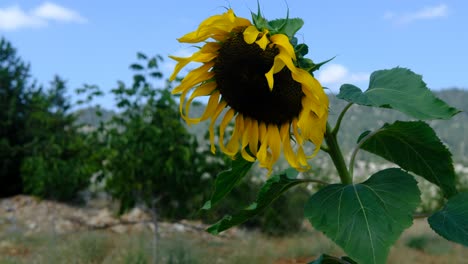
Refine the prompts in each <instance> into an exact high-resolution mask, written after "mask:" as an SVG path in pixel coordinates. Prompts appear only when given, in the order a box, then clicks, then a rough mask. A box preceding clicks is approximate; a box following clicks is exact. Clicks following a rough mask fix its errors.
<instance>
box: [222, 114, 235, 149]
mask: <svg viewBox="0 0 468 264" xmlns="http://www.w3.org/2000/svg"><path fill="white" fill-rule="evenodd" d="M234 114H235V111H234V109H232V108H230V109H229V110H228V111H227V113H226V114H225V115H224V118H223V120H222V121H221V124H220V125H219V148H220V149H221V151H222V152H224V153H227V152H228V151H227V149H226V147H225V146H224V132H225V130H226V127H227V125H228V124H229V122H231V119H232V118H233V117H234Z"/></svg>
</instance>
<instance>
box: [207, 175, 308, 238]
mask: <svg viewBox="0 0 468 264" xmlns="http://www.w3.org/2000/svg"><path fill="white" fill-rule="evenodd" d="M296 177H297V171H295V170H293V169H288V170H286V171H285V172H284V173H281V174H276V175H274V176H271V178H270V179H268V180H267V181H266V183H265V184H264V185H263V186H262V188H261V189H260V192H259V193H258V196H257V200H256V201H255V202H254V203H252V204H250V205H249V206H248V207H246V208H244V209H243V210H241V211H240V212H238V213H237V214H235V215H226V216H224V217H223V218H222V219H221V220H219V221H218V222H217V223H215V224H213V225H212V226H210V227H209V228H208V229H207V231H208V232H210V233H212V234H218V233H220V232H222V231H224V230H226V229H229V228H231V227H233V226H236V225H238V224H241V223H243V222H245V221H247V220H248V219H249V218H251V217H253V216H255V215H257V214H259V213H260V212H262V211H263V210H264V209H265V208H267V207H268V206H269V205H270V204H271V203H272V202H273V201H274V200H276V198H278V197H279V196H280V195H281V194H283V193H284V192H285V191H287V190H288V189H289V188H291V187H294V186H296V185H298V184H300V183H304V182H307V180H301V179H296Z"/></svg>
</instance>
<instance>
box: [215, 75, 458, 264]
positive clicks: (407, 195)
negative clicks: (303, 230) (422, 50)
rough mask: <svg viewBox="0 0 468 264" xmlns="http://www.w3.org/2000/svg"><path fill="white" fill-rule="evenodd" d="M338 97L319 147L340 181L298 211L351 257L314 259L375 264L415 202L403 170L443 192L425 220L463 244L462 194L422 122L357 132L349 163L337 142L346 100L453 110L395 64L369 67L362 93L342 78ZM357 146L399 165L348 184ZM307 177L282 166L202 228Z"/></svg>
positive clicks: (420, 113)
mask: <svg viewBox="0 0 468 264" xmlns="http://www.w3.org/2000/svg"><path fill="white" fill-rule="evenodd" d="M418 95H420V96H421V97H418ZM337 97H338V98H341V99H345V100H347V101H348V102H349V104H348V105H347V106H346V107H344V109H343V111H342V112H341V114H340V115H339V116H338V118H337V119H336V125H335V127H333V128H332V127H331V126H330V125H328V126H327V131H326V132H325V142H326V145H325V146H323V148H322V150H324V151H325V152H326V153H327V154H328V155H329V156H330V158H331V160H332V161H333V164H334V165H335V167H336V169H337V173H338V176H339V180H340V182H341V183H334V182H332V183H331V184H325V185H324V186H322V188H319V189H318V191H317V192H316V193H314V194H312V196H311V197H310V199H309V201H308V202H307V203H306V206H305V217H306V218H307V219H308V220H309V221H310V222H311V223H312V225H313V226H314V228H316V229H317V230H319V231H321V232H323V233H324V234H325V235H326V236H328V237H329V238H330V239H331V240H332V241H334V242H335V243H336V244H338V245H339V246H340V247H341V248H342V249H343V250H344V251H345V252H346V253H347V254H348V255H349V256H350V257H351V258H352V260H351V259H350V258H348V257H343V258H341V259H339V258H335V257H332V256H328V255H322V256H325V257H322V258H320V259H317V260H316V262H315V263H322V262H323V263H328V262H329V263H343V262H346V263H348V262H349V261H357V262H358V263H364V264H366V263H373V264H376V263H384V262H385V261H386V259H387V255H388V252H389V249H390V247H391V246H392V245H393V244H394V243H395V241H396V240H397V239H398V237H399V236H400V234H401V233H402V232H403V230H404V229H406V228H408V227H409V226H411V224H412V219H413V213H414V211H415V210H416V208H417V206H418V205H419V204H420V202H421V200H420V191H419V189H418V186H417V182H416V181H415V179H414V178H413V176H412V175H411V174H409V173H407V172H406V171H411V172H413V173H415V174H417V175H420V176H422V177H423V178H424V179H426V180H428V181H429V182H431V183H433V184H435V185H437V186H438V187H440V188H441V189H442V190H443V191H444V194H445V197H447V198H450V199H449V200H448V202H447V204H446V205H445V206H444V208H443V209H442V210H441V211H439V212H436V213H435V214H434V215H433V216H431V217H430V218H429V222H430V224H431V227H432V228H433V229H434V230H435V231H436V232H438V233H439V234H440V235H441V236H443V237H444V238H446V239H448V240H452V241H455V242H458V243H461V244H464V245H466V241H467V236H466V234H467V232H466V231H467V230H466V227H467V221H466V217H465V214H466V206H467V199H466V197H465V196H466V193H461V194H458V193H459V190H457V189H456V187H457V185H456V183H457V181H458V180H457V179H456V175H455V173H454V167H453V161H452V158H451V156H452V154H451V153H450V151H449V150H448V149H447V148H446V147H445V146H444V145H443V143H442V142H441V141H440V139H439V138H438V137H437V135H436V133H435V132H434V130H433V129H432V128H431V127H430V126H429V125H428V124H427V123H425V122H423V121H413V122H402V121H397V122H395V123H393V124H385V125H384V126H383V127H381V128H378V129H376V130H374V131H366V132H364V133H362V134H361V136H359V138H358V139H357V140H356V145H355V146H354V150H353V151H352V153H351V156H350V160H349V164H347V162H345V158H344V156H343V155H342V152H341V149H340V146H339V145H340V144H339V141H338V140H337V137H338V132H339V131H340V128H341V127H340V126H341V122H342V121H343V122H346V118H345V115H346V111H347V110H348V109H349V108H350V107H351V106H352V105H353V104H361V105H365V106H370V107H380V108H387V109H393V110H398V111H400V112H402V113H405V114H407V115H409V116H410V117H412V118H419V119H423V120H431V119H449V118H451V117H452V116H453V115H455V114H457V113H458V112H459V110H457V109H456V108H454V107H451V106H449V105H447V104H446V103H445V102H444V101H442V100H441V99H439V98H437V97H435V96H434V94H433V93H432V92H431V91H430V90H429V89H427V87H426V84H425V83H424V82H423V81H422V78H421V76H419V75H417V74H415V73H413V72H412V71H410V70H407V69H402V68H394V69H390V70H382V71H376V72H374V73H373V74H372V76H371V81H370V85H369V89H368V90H367V91H365V92H361V90H360V89H359V88H357V87H356V86H353V85H350V84H345V85H343V86H342V87H341V91H340V94H339V95H338V96H337ZM360 149H363V150H366V151H369V152H370V153H373V154H376V155H378V156H381V157H383V158H385V159H387V160H388V161H389V162H392V163H394V164H395V165H396V166H399V167H400V168H401V169H400V168H391V169H385V170H381V171H378V172H376V173H374V174H373V175H371V176H370V177H368V178H367V180H365V181H364V182H362V183H355V182H354V177H353V168H354V166H355V162H356V158H357V154H358V151H359V150H360ZM239 164H242V161H239V162H237V163H233V168H232V170H231V172H236V171H237V174H234V175H229V176H230V177H232V178H233V179H235V178H239V177H240V178H242V177H244V175H245V174H246V173H247V172H246V171H244V170H239V169H240V168H241V167H240V166H241V165H239ZM403 170H406V171H403ZM331 180H336V178H335V179H331ZM310 182H320V180H318V179H317V180H315V179H309V180H306V179H300V178H297V177H296V176H294V177H290V176H288V171H285V172H284V173H280V174H277V175H274V176H272V177H271V178H270V179H269V180H268V181H266V183H265V184H264V185H263V187H262V188H261V189H260V191H259V194H258V196H257V200H256V202H255V203H252V204H251V205H249V206H247V207H245V208H244V209H243V210H242V211H240V212H239V213H237V214H233V215H226V216H225V217H223V218H222V219H221V220H220V221H218V222H217V223H215V224H214V225H212V226H211V227H209V228H208V231H209V232H211V233H215V234H217V233H219V232H221V231H223V230H226V229H228V228H230V227H232V226H235V225H238V224H240V223H243V222H245V221H247V220H248V219H249V218H251V217H253V216H255V215H257V214H258V213H259V212H260V211H263V210H265V209H266V208H268V206H269V204H270V203H271V201H273V200H275V199H276V198H277V196H278V195H279V194H280V193H282V191H281V190H284V189H289V188H290V187H294V186H295V185H299V184H302V183H310ZM273 183H274V184H273ZM232 188H233V186H232V185H229V184H227V185H226V184H225V185H221V184H217V185H216V189H215V192H214V194H213V197H217V196H216V195H217V193H225V192H230V191H231V190H232ZM207 207H208V208H206V209H209V206H207ZM324 261H325V262H324Z"/></svg>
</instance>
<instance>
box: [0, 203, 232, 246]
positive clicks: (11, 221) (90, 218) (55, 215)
mask: <svg viewBox="0 0 468 264" xmlns="http://www.w3.org/2000/svg"><path fill="white" fill-rule="evenodd" d="M88 204H92V206H85V207H83V206H79V207H78V206H71V205H67V204H63V203H58V202H54V201H49V200H41V199H38V198H36V197H33V196H25V195H18V196H14V197H11V198H5V199H0V238H1V236H7V235H8V234H9V233H11V232H18V231H19V232H21V233H23V234H25V235H28V234H35V233H40V232H56V233H58V234H64V233H73V232H81V231H86V230H108V231H111V232H115V233H126V232H141V231H154V224H153V223H152V221H151V216H150V214H149V213H148V212H146V211H144V210H142V209H141V208H134V209H132V210H130V211H129V212H128V213H126V214H123V215H121V216H118V215H117V214H116V213H114V212H113V211H112V210H111V209H110V208H112V207H111V206H110V205H109V203H108V202H105V201H104V202H103V201H102V200H97V201H91V202H89V203H88ZM206 227H207V226H206V225H203V224H202V223H200V222H194V221H186V220H182V221H180V222H177V223H167V222H159V223H158V231H159V235H160V236H162V237H164V236H165V235H167V234H169V233H176V232H188V233H197V235H200V236H210V235H209V234H207V233H206V231H205V229H206ZM236 232H237V231H236V229H235V228H234V229H232V231H228V232H226V233H225V234H223V235H222V236H221V237H223V236H224V237H229V236H236ZM211 238H212V236H211Z"/></svg>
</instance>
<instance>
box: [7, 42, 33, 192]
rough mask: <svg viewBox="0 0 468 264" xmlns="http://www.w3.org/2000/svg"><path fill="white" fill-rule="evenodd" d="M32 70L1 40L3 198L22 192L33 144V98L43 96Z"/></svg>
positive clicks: (11, 47) (10, 46) (12, 48)
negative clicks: (28, 149) (30, 129)
mask: <svg viewBox="0 0 468 264" xmlns="http://www.w3.org/2000/svg"><path fill="white" fill-rule="evenodd" d="M29 69H30V68H29V65H28V64H26V63H25V62H23V60H22V59H21V58H20V57H18V56H17V54H16V49H15V48H14V47H13V46H12V45H11V43H9V42H8V41H7V40H5V39H4V38H2V39H0V109H1V111H0V181H1V182H2V184H1V185H0V197H5V196H11V195H14V194H18V193H21V192H22V190H23V183H22V180H21V175H20V168H21V163H22V161H23V159H24V157H25V155H26V152H25V146H26V145H27V144H29V143H31V141H32V138H31V136H30V135H29V134H28V133H26V130H27V129H28V127H27V126H26V123H27V119H28V118H29V116H30V115H31V113H32V111H34V107H35V106H34V103H33V98H32V97H34V96H37V95H38V93H40V90H39V89H38V88H36V87H35V85H34V83H31V81H30V72H29V71H30V70H29Z"/></svg>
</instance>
